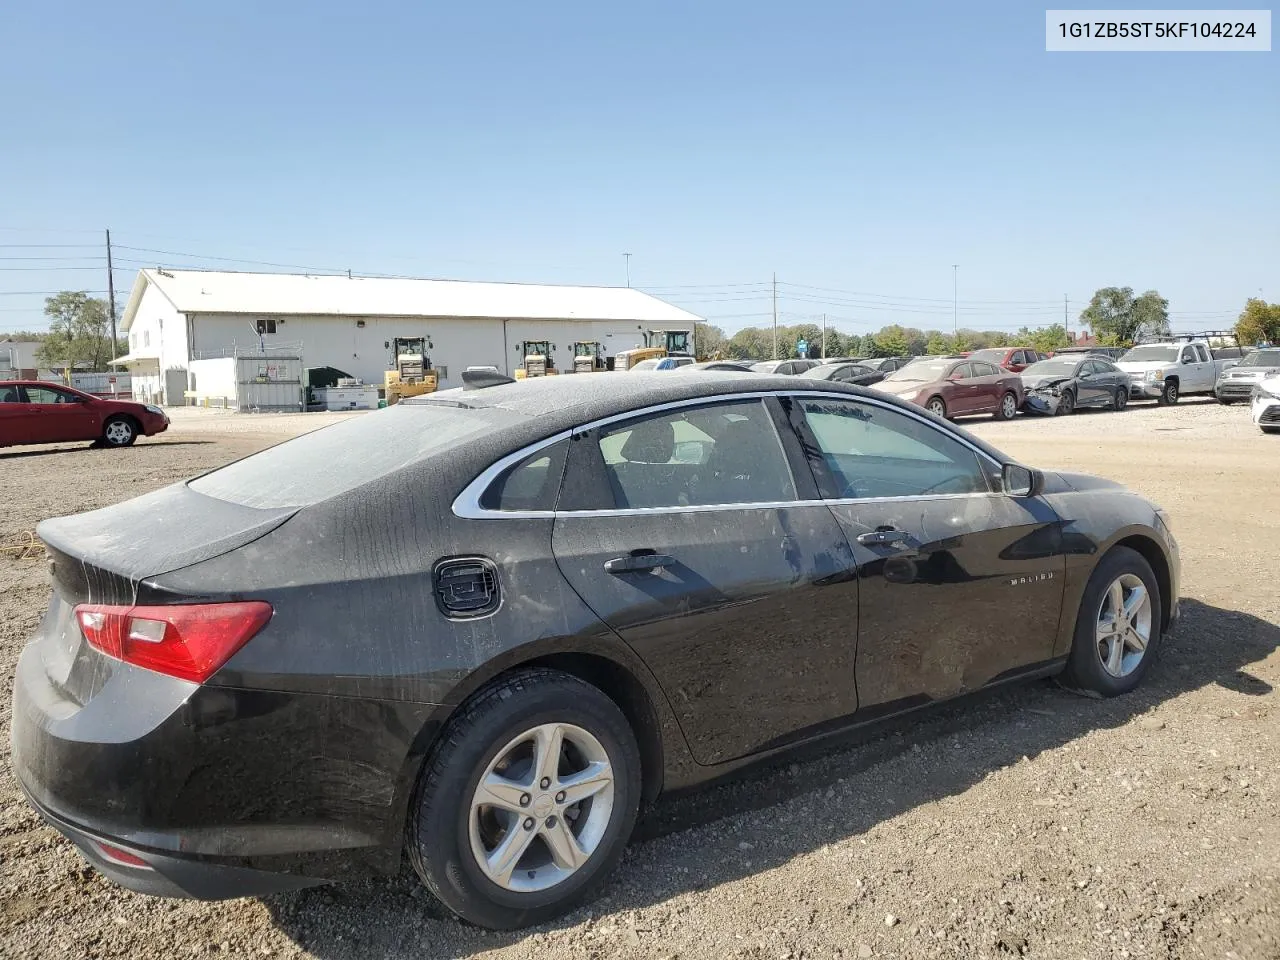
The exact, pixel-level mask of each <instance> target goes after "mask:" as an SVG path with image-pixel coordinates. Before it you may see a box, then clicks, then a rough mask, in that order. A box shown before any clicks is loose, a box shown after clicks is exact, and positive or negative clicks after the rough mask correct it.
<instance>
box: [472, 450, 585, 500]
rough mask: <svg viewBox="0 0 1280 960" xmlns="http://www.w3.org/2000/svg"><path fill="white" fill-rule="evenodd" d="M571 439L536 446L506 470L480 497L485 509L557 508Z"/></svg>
mask: <svg viewBox="0 0 1280 960" xmlns="http://www.w3.org/2000/svg"><path fill="white" fill-rule="evenodd" d="M568 449H569V441H568V440H561V441H560V442H559V443H554V444H552V445H551V446H549V447H544V448H543V449H541V450H536V451H534V452H533V453H531V454H529V455H528V456H527V457H525V458H524V459H523V460H521V461H520V462H518V463H515V464H513V465H512V466H510V467H508V468H507V469H506V470H504V471H503V472H502V473H501V474H500V475H499V476H498V479H497V480H495V481H493V483H491V484H489V487H488V489H486V490H485V492H484V494H483V495H481V497H480V506H481V508H482V509H484V510H554V509H555V508H556V494H557V493H559V491H560V478H561V477H562V476H563V475H564V458H565V453H566V451H567V450H568Z"/></svg>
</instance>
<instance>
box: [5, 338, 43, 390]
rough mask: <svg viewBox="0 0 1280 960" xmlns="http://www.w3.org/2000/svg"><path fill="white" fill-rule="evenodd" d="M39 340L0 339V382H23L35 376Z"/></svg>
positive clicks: (37, 365)
mask: <svg viewBox="0 0 1280 960" xmlns="http://www.w3.org/2000/svg"><path fill="white" fill-rule="evenodd" d="M39 349H40V341H39V340H27V339H22V340H19V339H17V338H15V337H0V380H23V379H30V378H34V377H35V376H36V375H37V368H38V367H39V366H40V365H39V364H38V363H36V351H37V350H39Z"/></svg>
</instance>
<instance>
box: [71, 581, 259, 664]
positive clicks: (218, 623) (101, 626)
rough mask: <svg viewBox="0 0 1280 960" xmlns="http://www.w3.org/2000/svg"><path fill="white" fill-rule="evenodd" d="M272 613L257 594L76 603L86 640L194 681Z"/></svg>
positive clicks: (222, 660)
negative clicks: (222, 599)
mask: <svg viewBox="0 0 1280 960" xmlns="http://www.w3.org/2000/svg"><path fill="white" fill-rule="evenodd" d="M270 619H271V605H270V604H269V603H263V602H261V601H258V600H254V601H250V602H246V603H201V604H185V605H179V606H164V607H116V606H106V605H103V604H96V603H82V604H80V606H78V607H76V622H77V623H79V624H80V631H81V632H82V633H83V634H84V638H85V639H86V640H88V641H89V645H90V646H92V647H94V648H95V649H97V650H101V651H102V652H103V653H105V654H106V655H107V656H109V657H115V658H116V659H117V660H123V661H125V662H126V663H131V664H133V665H134V666H138V667H145V668H146V669H148V670H155V671H156V672H157V673H164V674H168V675H169V676H171V677H178V678H180V679H182V680H191V681H193V682H194V683H204V681H206V680H208V679H209V678H210V677H211V676H213V674H214V673H215V672H216V671H217V669H218V668H219V667H221V666H222V665H223V664H224V663H226V662H227V660H228V659H230V657H231V655H232V654H233V653H235V652H236V651H237V650H239V649H240V648H241V647H243V646H244V645H245V643H246V642H248V640H249V638H250V637H252V636H253V635H254V634H255V633H257V632H258V631H259V630H261V629H262V628H263V627H264V626H265V625H266V623H267V621H268V620H270Z"/></svg>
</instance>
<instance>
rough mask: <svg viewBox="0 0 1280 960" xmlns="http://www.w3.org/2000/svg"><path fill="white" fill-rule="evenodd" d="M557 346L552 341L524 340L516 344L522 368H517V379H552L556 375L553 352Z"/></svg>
mask: <svg viewBox="0 0 1280 960" xmlns="http://www.w3.org/2000/svg"><path fill="white" fill-rule="evenodd" d="M555 348H556V345H555V344H554V343H552V342H551V341H550V340H522V341H520V342H519V343H517V344H516V353H518V354H519V355H520V366H518V367H516V379H517V380H525V379H527V378H529V377H551V376H555V374H556V361H555V357H553V356H552V355H551V352H552V351H553V350H555Z"/></svg>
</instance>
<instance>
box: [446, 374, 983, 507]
mask: <svg viewBox="0 0 1280 960" xmlns="http://www.w3.org/2000/svg"><path fill="white" fill-rule="evenodd" d="M769 397H813V398H816V399H819V400H843V401H845V402H850V403H864V404H868V405H870V406H873V407H880V408H881V409H883V410H889V411H891V412H893V413H898V414H902V415H903V416H907V417H911V418H913V419H915V420H918V421H919V422H920V423H922V424H924V425H925V426H926V427H929V428H930V429H931V430H936V431H937V432H938V433H940V434H942V435H943V436H945V437H948V438H950V439H951V440H954V441H956V442H957V443H960V444H962V445H963V446H965V447H967V448H968V449H969V450H971V451H973V453H974V454H976V455H977V457H978V459H979V462H986V463H989V464H990V465H991V466H993V467H995V468H996V469H1001V468H1002V464H1001V463H1000V462H999V461H997V460H996V459H995V458H994V457H992V456H991V455H990V454H988V453H987V452H986V451H985V450H983V449H982V448H981V447H979V446H978V445H977V444H975V443H971V442H970V441H969V440H968V439H966V438H965V437H963V436H960V435H959V434H956V433H953V432H951V431H950V430H947V429H946V428H944V427H940V426H938V424H936V423H934V422H933V421H931V420H930V419H929V418H928V417H926V416H923V415H922V414H921V413H917V412H916V411H914V410H904V409H903V408H902V407H900V406H898V405H897V404H893V403H887V402H885V401H883V400H880V399H879V398H878V397H867V396H853V395H851V394H847V393H830V392H827V391H823V390H760V391H750V392H747V393H726V394H713V395H711V396H707V397H692V398H689V399H685V400H670V401H667V402H666V403H658V404H654V405H653V406H649V407H641V408H639V409H636V410H628V411H627V412H626V413H615V414H613V415H611V416H608V417H601V418H600V419H599V420H592V421H591V422H590V423H585V424H582V425H581V426H577V427H574V428H573V429H571V430H563V431H561V432H560V433H557V434H555V435H553V436H550V437H546V438H544V439H542V440H539V441H537V442H536V443H531V444H529V445H528V446H526V447H521V448H520V449H519V450H517V451H515V452H514V453H509V454H507V455H506V456H505V457H503V458H502V459H500V460H498V461H496V462H495V463H493V464H492V465H491V466H489V467H488V468H486V469H485V470H484V471H483V472H481V473H480V475H479V476H477V477H476V478H475V479H474V480H472V481H471V482H470V483H469V484H467V486H466V487H465V488H463V490H462V492H461V493H460V494H458V496H457V497H456V498H455V499H454V501H453V514H454V516H456V517H458V518H459V519H462V520H538V519H543V520H545V519H552V518H555V517H581V518H589V517H627V516H651V515H653V514H659V513H707V512H711V511H718V510H778V509H782V508H790V507H813V506H827V505H836V506H843V505H848V504H859V503H909V502H913V501H926V500H968V499H973V498H975V497H1003V496H1005V494H1003V493H999V492H995V491H986V492H981V493H946V494H912V495H909V496H904V497H841V498H835V499H827V500H824V499H821V498H818V499H814V500H786V501H770V502H767V503H715V504H698V505H696V506H689V507H618V508H613V509H606V510H486V509H484V508H482V507H481V506H480V498H481V497H482V496H483V495H484V492H485V490H487V489H488V488H489V485H490V484H491V483H493V482H494V481H495V480H497V479H498V477H499V476H500V475H501V474H502V472H503V471H504V470H506V469H507V468H508V467H511V466H513V465H514V464H516V463H518V462H519V461H521V460H523V459H524V458H525V457H528V456H532V455H533V454H535V453H537V452H538V451H539V450H542V449H543V448H545V447H549V446H552V445H553V444H556V443H559V442H560V441H562V440H568V439H569V438H571V437H572V436H573V435H574V434H575V433H585V432H587V431H588V430H595V429H597V428H599V427H604V426H608V425H609V424H611V423H618V422H620V421H623V420H633V419H635V418H637V417H643V416H647V415H650V414H654V413H660V412H663V411H666V410H679V409H682V408H684V407H696V406H705V405H707V404H713V403H724V402H733V401H736V400H759V401H761V402H764V401H765V400H767V399H768V398H769ZM792 479H793V480H794V477H793V478H792Z"/></svg>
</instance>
